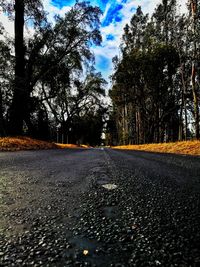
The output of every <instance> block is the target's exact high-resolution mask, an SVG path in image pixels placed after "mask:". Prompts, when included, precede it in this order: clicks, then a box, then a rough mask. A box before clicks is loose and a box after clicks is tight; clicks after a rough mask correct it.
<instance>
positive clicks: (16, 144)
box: [0, 136, 88, 151]
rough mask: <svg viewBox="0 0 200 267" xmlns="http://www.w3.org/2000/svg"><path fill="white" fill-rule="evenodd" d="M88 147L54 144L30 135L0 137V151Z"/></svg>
mask: <svg viewBox="0 0 200 267" xmlns="http://www.w3.org/2000/svg"><path fill="white" fill-rule="evenodd" d="M80 147H81V148H88V146H87V145H75V144H56V143H53V142H46V141H41V140H37V139H33V138H30V137H23V136H19V137H4V138H0V151H18V150H37V149H52V148H58V149H65V148H80Z"/></svg>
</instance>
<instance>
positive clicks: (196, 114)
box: [190, 0, 200, 139]
mask: <svg viewBox="0 0 200 267" xmlns="http://www.w3.org/2000/svg"><path fill="white" fill-rule="evenodd" d="M190 4H191V11H192V20H193V27H192V31H193V36H194V41H193V60H192V74H191V83H192V94H193V102H194V119H195V137H196V139H199V137H200V133H199V101H198V93H197V85H196V72H197V70H196V66H197V42H196V40H195V36H196V24H197V0H190Z"/></svg>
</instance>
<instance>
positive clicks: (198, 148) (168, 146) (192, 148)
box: [113, 141, 200, 156]
mask: <svg viewBox="0 0 200 267" xmlns="http://www.w3.org/2000/svg"><path fill="white" fill-rule="evenodd" d="M113 148H115V149H129V150H140V151H149V152H157V153H173V154H183V155H196V156H200V141H185V142H175V143H160V144H145V145H125V146H116V147H113Z"/></svg>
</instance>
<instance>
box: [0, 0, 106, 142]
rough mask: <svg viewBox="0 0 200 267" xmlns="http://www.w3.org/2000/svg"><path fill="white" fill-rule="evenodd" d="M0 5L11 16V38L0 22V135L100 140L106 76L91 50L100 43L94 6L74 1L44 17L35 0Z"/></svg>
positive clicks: (98, 15)
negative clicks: (50, 18) (59, 12)
mask: <svg viewBox="0 0 200 267" xmlns="http://www.w3.org/2000/svg"><path fill="white" fill-rule="evenodd" d="M0 6H1V8H2V9H3V11H4V12H5V14H6V15H7V16H8V17H9V18H10V19H11V20H13V21H14V38H13V39H12V38H10V37H8V35H7V34H6V30H5V29H4V28H3V25H0V136H6V135H12V136H13V135H28V136H32V137H37V138H40V139H48V140H54V141H55V140H57V141H58V142H65V143H66V142H73V143H87V144H90V145H96V144H100V143H101V134H102V128H103V124H104V114H105V106H104V104H103V100H102V99H103V96H104V94H105V90H104V86H105V83H106V82H105V80H104V79H103V78H102V76H101V74H100V73H97V72H96V71H95V69H94V68H93V65H94V55H93V54H92V52H91V45H100V43H101V35H100V31H99V26H100V20H99V17H100V15H101V11H100V9H99V8H97V7H92V6H91V5H90V4H89V3H88V2H76V4H75V5H74V6H73V7H72V8H71V9H70V10H69V11H68V12H67V13H66V14H65V15H64V16H63V17H59V16H57V17H56V18H55V21H54V22H53V23H49V21H48V14H46V13H45V11H44V8H43V5H42V1H41V0H15V1H8V0H7V1H5V0H0ZM25 28H28V30H29V32H32V34H31V33H27V31H25Z"/></svg>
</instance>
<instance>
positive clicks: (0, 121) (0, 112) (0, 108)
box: [0, 89, 5, 136]
mask: <svg viewBox="0 0 200 267" xmlns="http://www.w3.org/2000/svg"><path fill="white" fill-rule="evenodd" d="M2 102H3V100H2V93H1V89H0V136H5V129H4V120H3V106H2Z"/></svg>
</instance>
